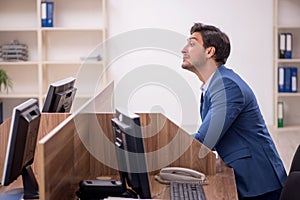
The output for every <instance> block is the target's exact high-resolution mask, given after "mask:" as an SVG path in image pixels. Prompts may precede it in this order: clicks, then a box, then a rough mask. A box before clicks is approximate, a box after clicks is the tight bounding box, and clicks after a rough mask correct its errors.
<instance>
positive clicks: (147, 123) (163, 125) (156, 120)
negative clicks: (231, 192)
mask: <svg viewBox="0 0 300 200" xmlns="http://www.w3.org/2000/svg"><path fill="white" fill-rule="evenodd" d="M140 117H141V121H142V125H143V126H144V127H145V128H143V132H144V134H145V148H146V152H148V156H149V157H148V161H147V162H148V165H149V167H148V168H150V170H151V172H153V173H152V174H154V173H157V172H158V171H157V170H159V169H161V168H162V167H166V166H181V167H188V168H192V169H195V170H197V171H201V172H203V173H205V174H207V175H214V174H216V164H215V161H216V158H215V154H214V153H213V152H211V151H210V149H208V148H207V147H205V146H204V145H202V144H201V143H200V142H198V141H197V140H195V139H193V138H192V137H191V136H190V135H189V134H188V133H186V132H185V131H184V130H183V129H181V128H180V127H178V126H177V125H176V124H174V123H173V122H172V121H170V120H169V119H167V118H166V117H165V116H163V115H162V114H152V113H151V114H140Z"/></svg>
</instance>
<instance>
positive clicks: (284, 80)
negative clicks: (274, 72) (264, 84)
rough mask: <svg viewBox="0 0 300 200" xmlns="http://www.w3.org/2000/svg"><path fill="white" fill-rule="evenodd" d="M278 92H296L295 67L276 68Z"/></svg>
mask: <svg viewBox="0 0 300 200" xmlns="http://www.w3.org/2000/svg"><path fill="white" fill-rule="evenodd" d="M278 92H292V93H296V92H298V68H297V67H285V66H280V67H278Z"/></svg>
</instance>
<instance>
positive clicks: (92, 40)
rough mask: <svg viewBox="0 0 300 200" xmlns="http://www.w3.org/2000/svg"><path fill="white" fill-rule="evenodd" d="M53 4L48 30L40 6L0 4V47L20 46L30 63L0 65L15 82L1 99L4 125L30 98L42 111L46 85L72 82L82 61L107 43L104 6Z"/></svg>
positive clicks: (14, 1) (89, 0)
mask: <svg viewBox="0 0 300 200" xmlns="http://www.w3.org/2000/svg"><path fill="white" fill-rule="evenodd" d="M49 1H50V0H49ZM51 1H53V2H54V20H53V21H54V26H53V27H47V28H45V27H41V10H40V5H41V0H26V1H19V0H10V1H7V0H3V1H1V2H0V45H2V44H8V43H10V42H12V41H13V40H18V41H19V43H21V44H26V45H27V46H28V51H29V52H28V53H29V56H28V57H29V60H28V61H24V62H23V61H19V62H0V68H3V69H5V70H6V71H7V73H8V74H9V76H10V77H11V78H12V80H13V89H12V90H10V91H9V93H7V94H6V93H0V99H1V101H2V102H3V119H6V118H8V117H9V116H10V115H11V112H12V109H13V107H14V106H16V105H17V104H19V103H21V102H23V101H25V100H26V99H28V98H37V99H38V100H39V104H40V106H42V105H43V103H44V99H45V96H46V93H47V89H48V86H49V84H51V83H53V82H55V81H58V80H61V79H63V78H66V77H69V76H74V77H76V76H77V72H78V70H79V69H80V66H81V64H82V61H81V60H80V57H86V56H88V54H89V53H90V51H91V50H93V49H94V48H95V47H96V46H97V45H98V44H100V43H101V42H103V41H104V40H105V39H106V32H107V11H106V0H85V1H82V0H51ZM95 64H97V65H102V63H101V62H95Z"/></svg>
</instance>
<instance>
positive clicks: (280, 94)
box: [277, 92, 300, 97]
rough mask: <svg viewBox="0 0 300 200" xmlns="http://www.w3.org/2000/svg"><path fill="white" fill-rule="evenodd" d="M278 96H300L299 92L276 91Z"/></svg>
mask: <svg viewBox="0 0 300 200" xmlns="http://www.w3.org/2000/svg"><path fill="white" fill-rule="evenodd" d="M277 96H278V97H300V93H288V92H286V93H285V92H278V93H277Z"/></svg>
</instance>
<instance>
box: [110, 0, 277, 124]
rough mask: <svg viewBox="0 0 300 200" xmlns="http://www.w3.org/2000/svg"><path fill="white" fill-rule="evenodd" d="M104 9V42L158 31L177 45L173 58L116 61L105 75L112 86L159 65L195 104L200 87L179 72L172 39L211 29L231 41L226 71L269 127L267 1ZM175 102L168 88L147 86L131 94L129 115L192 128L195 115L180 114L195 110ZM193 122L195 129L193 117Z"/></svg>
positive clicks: (118, 3) (158, 55)
mask: <svg viewBox="0 0 300 200" xmlns="http://www.w3.org/2000/svg"><path fill="white" fill-rule="evenodd" d="M108 8H109V11H108V13H109V23H108V24H109V37H110V38H114V37H117V36H118V35H119V34H124V33H126V32H127V31H133V30H136V29H141V28H159V29H166V30H168V31H170V32H174V37H173V36H172V37H170V42H171V43H177V44H175V46H176V45H177V46H176V47H178V51H177V52H168V51H158V50H157V49H146V48H144V49H142V50H141V49H134V50H133V51H127V52H126V53H125V54H123V55H120V56H119V57H118V58H117V59H115V60H114V62H113V63H112V65H111V68H110V70H109V71H110V74H111V75H112V77H113V79H115V81H116V84H117V85H118V83H119V81H121V80H122V79H123V78H124V77H125V78H126V74H128V73H131V72H132V71H131V70H133V69H135V68H137V67H140V66H143V65H151V64H154V65H155V66H157V65H162V66H166V67H168V68H169V69H171V70H173V71H174V72H176V73H177V74H178V75H179V76H181V77H182V78H183V79H184V80H186V81H187V82H188V84H189V85H190V86H191V89H192V91H193V92H194V95H195V98H196V99H197V98H198V95H199V87H200V85H201V83H200V81H199V80H198V79H197V78H196V77H195V76H194V75H193V74H191V73H189V72H187V71H184V70H182V69H181V53H180V51H181V48H182V47H183V45H184V43H185V41H184V40H181V38H180V37H179V39H178V41H176V40H174V38H176V37H175V35H176V34H179V35H182V36H183V38H185V37H187V36H188V35H189V29H190V27H191V26H192V25H193V23H194V22H203V23H206V24H213V25H216V26H217V27H219V28H220V29H221V30H223V31H224V32H225V33H227V34H228V36H229V37H230V39H231V44H232V51H231V55H230V57H229V60H228V62H227V67H229V68H233V69H234V70H235V71H236V72H237V73H239V74H240V75H241V76H242V77H243V78H244V79H245V80H246V82H248V83H249V85H250V86H251V87H252V89H253V90H254V93H255V94H256V96H257V99H258V101H259V104H260V107H261V110H262V113H263V115H264V118H265V120H266V122H267V124H273V69H272V68H273V59H272V55H273V34H272V24H273V21H272V19H273V16H272V9H273V3H272V0H264V1H262V0H210V1H204V0H187V1H182V0H109V1H108ZM171 35H173V34H172V33H171ZM153 37H156V38H152V39H154V40H153V41H155V40H156V41H161V40H166V39H165V38H160V37H159V36H155V35H153ZM145 38H148V39H149V40H150V38H151V35H149V34H146V35H145ZM129 42H130V43H132V42H133V41H131V40H129ZM130 43H129V44H128V45H130ZM124 44H125V43H123V44H120V45H124ZM125 45H126V44H125ZM113 48H118V45H117V44H114V46H113ZM113 48H111V49H110V51H113ZM133 74H134V73H133ZM157 74H159V72H158V71H157ZM174 76H177V75H176V74H175V75H174ZM174 76H173V77H174ZM171 77H172V76H171ZM168 78H169V77H166V79H168ZM179 79H180V78H178V77H177V79H176V80H175V81H174V82H177V84H178V80H179ZM180 81H182V80H179V82H180ZM170 84H171V83H170ZM179 85H180V84H179ZM149 93H151V96H149ZM147 94H148V95H147ZM176 98H177V97H176V94H174V91H173V93H172V91H171V90H169V89H168V88H167V89H166V88H163V87H160V86H158V85H156V86H153V85H152V87H150V86H149V85H147V86H145V87H142V88H139V89H136V90H135V91H134V92H133V93H132V94H131V97H130V100H128V104H130V108H132V109H133V110H134V111H135V112H136V111H140V112H141V111H156V110H163V112H164V113H165V114H166V115H168V116H169V117H170V118H171V119H172V120H174V121H175V122H177V123H178V124H183V125H189V124H195V119H194V118H195V115H194V114H191V115H190V116H189V115H188V114H186V113H185V112H183V110H189V111H191V112H193V111H197V113H198V110H199V109H198V107H195V106H197V105H194V104H193V103H191V105H188V106H186V105H180V98H179V100H178V98H177V99H176ZM129 101H130V102H129ZM197 101H198V100H197ZM151 103H152V104H151ZM178 107H180V108H178ZM183 114H184V115H183ZM196 117H197V120H196V121H197V123H198V124H199V123H200V122H199V118H198V115H197V116H196ZM182 118H185V120H183V119H182Z"/></svg>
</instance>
